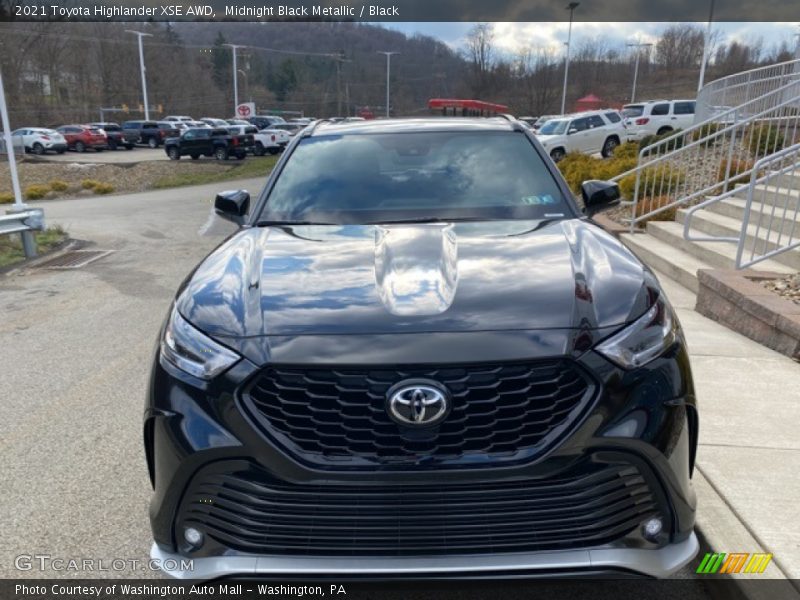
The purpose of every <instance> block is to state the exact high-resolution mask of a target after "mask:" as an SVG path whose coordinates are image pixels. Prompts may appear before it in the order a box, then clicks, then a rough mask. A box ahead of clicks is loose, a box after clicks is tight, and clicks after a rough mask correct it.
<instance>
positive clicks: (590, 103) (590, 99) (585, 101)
mask: <svg viewBox="0 0 800 600" xmlns="http://www.w3.org/2000/svg"><path fill="white" fill-rule="evenodd" d="M598 108H603V100H602V99H601V98H598V97H597V96H595V95H594V94H589V95H588V96H584V97H583V98H579V99H578V100H576V101H575V112H583V111H585V110H597V109H598Z"/></svg>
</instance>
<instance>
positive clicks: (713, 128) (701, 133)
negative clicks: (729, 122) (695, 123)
mask: <svg viewBox="0 0 800 600" xmlns="http://www.w3.org/2000/svg"><path fill="white" fill-rule="evenodd" d="M723 127H725V126H724V125H723V124H722V123H706V124H705V125H703V126H702V127H701V128H700V129H698V130H697V131H695V132H694V133H693V134H692V141H693V142H695V141H697V140H700V139H702V138H704V137H708V136H709V135H713V134H715V133H717V132H718V131H719V130H721V129H722V128H723ZM712 145H713V142H712Z"/></svg>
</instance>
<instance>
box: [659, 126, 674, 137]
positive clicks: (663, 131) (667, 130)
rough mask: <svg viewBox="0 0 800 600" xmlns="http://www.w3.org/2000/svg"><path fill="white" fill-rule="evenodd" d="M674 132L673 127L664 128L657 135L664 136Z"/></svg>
mask: <svg viewBox="0 0 800 600" xmlns="http://www.w3.org/2000/svg"><path fill="white" fill-rule="evenodd" d="M670 131H672V127H662V128H661V129H659V130H658V131H657V132H656V135H664V134H665V133H669V132H670Z"/></svg>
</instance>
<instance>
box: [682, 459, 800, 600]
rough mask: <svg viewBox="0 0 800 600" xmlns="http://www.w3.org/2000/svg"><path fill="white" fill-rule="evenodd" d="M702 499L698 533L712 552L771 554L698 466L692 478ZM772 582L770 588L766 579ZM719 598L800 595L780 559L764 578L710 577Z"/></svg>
mask: <svg viewBox="0 0 800 600" xmlns="http://www.w3.org/2000/svg"><path fill="white" fill-rule="evenodd" d="M692 481H693V483H694V488H695V491H696V493H697V498H698V502H697V503H698V507H699V509H698V514H697V529H698V534H699V535H700V537H701V538H702V540H703V541H705V542H706V545H707V547H708V548H709V549H710V551H712V552H726V553H730V552H750V553H755V552H769V549H768V548H766V546H765V545H764V544H763V543H762V542H761V541H760V540H759V539H758V538H756V537H755V536H754V535H753V534H752V533H751V532H750V530H749V529H748V528H747V526H746V525H745V524H744V523H743V522H742V521H741V520H740V519H739V517H738V516H737V514H736V512H735V511H734V510H733V508H732V507H731V506H730V505H729V504H728V503H727V502H726V501H725V499H724V498H723V497H722V496H721V495H720V494H719V492H717V490H716V488H714V486H713V484H712V483H711V482H710V481H709V480H708V479H707V478H706V477H705V475H704V474H703V472H702V468H701V467H699V466H698V468H697V469H696V470H695V474H694V477H693V478H692ZM765 579H767V580H770V583H769V585H765V584H764V580H765ZM707 582H708V585H709V587H710V588H712V591H714V590H713V588H716V590H715V591H716V592H717V593H715V594H714V595H715V597H718V598H720V600H722V599H723V598H724V599H725V600H735V598H734V597H733V596H732V591H735V592H736V593H737V595H739V596H740V597H741V598H743V599H745V600H783V599H784V598H787V599H788V598H800V593H798V590H797V589H796V588H795V587H794V585H793V583H792V581H791V580H790V579H788V577H787V575H786V573H785V571H784V570H783V568H782V565H781V560H780V557H773V559H772V562H771V563H770V565H769V566H768V567H767V570H766V571H765V572H764V574H763V575H752V574H737V575H732V576H708V579H707Z"/></svg>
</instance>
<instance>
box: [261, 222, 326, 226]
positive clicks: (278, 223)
mask: <svg viewBox="0 0 800 600" xmlns="http://www.w3.org/2000/svg"><path fill="white" fill-rule="evenodd" d="M295 225H339V223H324V222H322V221H258V222H257V223H256V227H292V226H295Z"/></svg>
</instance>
